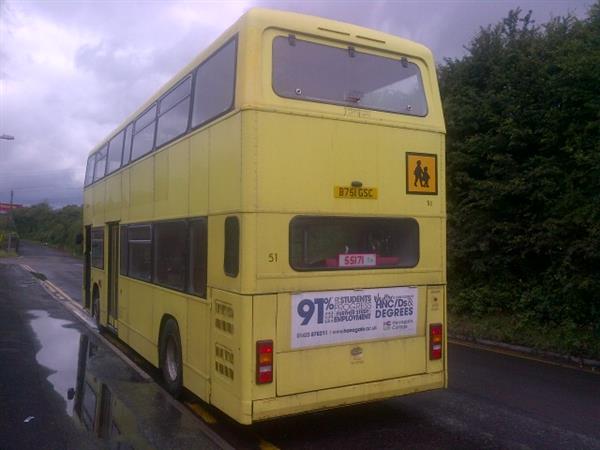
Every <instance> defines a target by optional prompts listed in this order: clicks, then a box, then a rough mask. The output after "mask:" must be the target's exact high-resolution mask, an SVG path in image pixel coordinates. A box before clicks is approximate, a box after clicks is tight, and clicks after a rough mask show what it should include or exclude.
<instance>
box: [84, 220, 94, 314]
mask: <svg viewBox="0 0 600 450" xmlns="http://www.w3.org/2000/svg"><path fill="white" fill-rule="evenodd" d="M91 266H92V226H91V225H86V227H85V249H84V269H83V288H84V289H85V293H84V298H85V307H86V308H87V309H88V310H91V309H90V302H91V298H92V292H91V285H92V269H91Z"/></svg>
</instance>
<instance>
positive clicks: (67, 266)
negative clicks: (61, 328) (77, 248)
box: [0, 240, 83, 303]
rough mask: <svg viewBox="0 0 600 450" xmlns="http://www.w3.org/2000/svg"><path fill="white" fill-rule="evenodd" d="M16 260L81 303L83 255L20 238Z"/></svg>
mask: <svg viewBox="0 0 600 450" xmlns="http://www.w3.org/2000/svg"><path fill="white" fill-rule="evenodd" d="M0 262H1V260H0ZM18 262H19V264H27V265H28V266H30V267H31V268H32V269H33V270H35V271H36V272H39V273H42V274H44V275H45V276H46V277H47V278H48V279H49V280H50V281H52V283H54V284H55V285H56V286H59V287H60V288H61V289H62V290H63V291H65V292H66V293H67V294H68V295H69V297H71V298H72V299H73V300H75V301H77V302H79V303H81V301H82V300H81V296H82V293H83V292H82V285H83V257H81V258H76V257H74V256H73V255H71V254H70V253H69V252H66V251H62V250H57V249H54V248H52V247H47V246H45V245H40V244H37V243H34V242H30V241H24V240H21V242H20V243H19V258H18Z"/></svg>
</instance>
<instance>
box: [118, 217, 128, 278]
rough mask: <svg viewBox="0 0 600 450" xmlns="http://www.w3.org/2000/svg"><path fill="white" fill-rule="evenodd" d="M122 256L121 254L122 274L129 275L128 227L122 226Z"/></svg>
mask: <svg viewBox="0 0 600 450" xmlns="http://www.w3.org/2000/svg"><path fill="white" fill-rule="evenodd" d="M120 246H121V254H120V262H119V265H120V270H119V272H120V274H121V275H129V267H128V261H129V255H128V252H127V250H128V248H129V246H128V242H127V225H121V238H120Z"/></svg>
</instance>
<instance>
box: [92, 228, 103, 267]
mask: <svg viewBox="0 0 600 450" xmlns="http://www.w3.org/2000/svg"><path fill="white" fill-rule="evenodd" d="M92 266H94V267H96V268H98V269H104V229H103V228H97V229H95V230H92Z"/></svg>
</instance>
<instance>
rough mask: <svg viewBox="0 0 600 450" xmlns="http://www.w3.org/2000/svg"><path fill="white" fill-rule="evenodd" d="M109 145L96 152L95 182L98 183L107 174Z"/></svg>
mask: <svg viewBox="0 0 600 450" xmlns="http://www.w3.org/2000/svg"><path fill="white" fill-rule="evenodd" d="M107 151H108V145H105V146H104V147H102V148H101V149H100V150H98V151H97V152H96V166H95V168H94V181H98V180H99V179H100V178H102V177H103V176H104V173H105V172H106V153H107Z"/></svg>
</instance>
